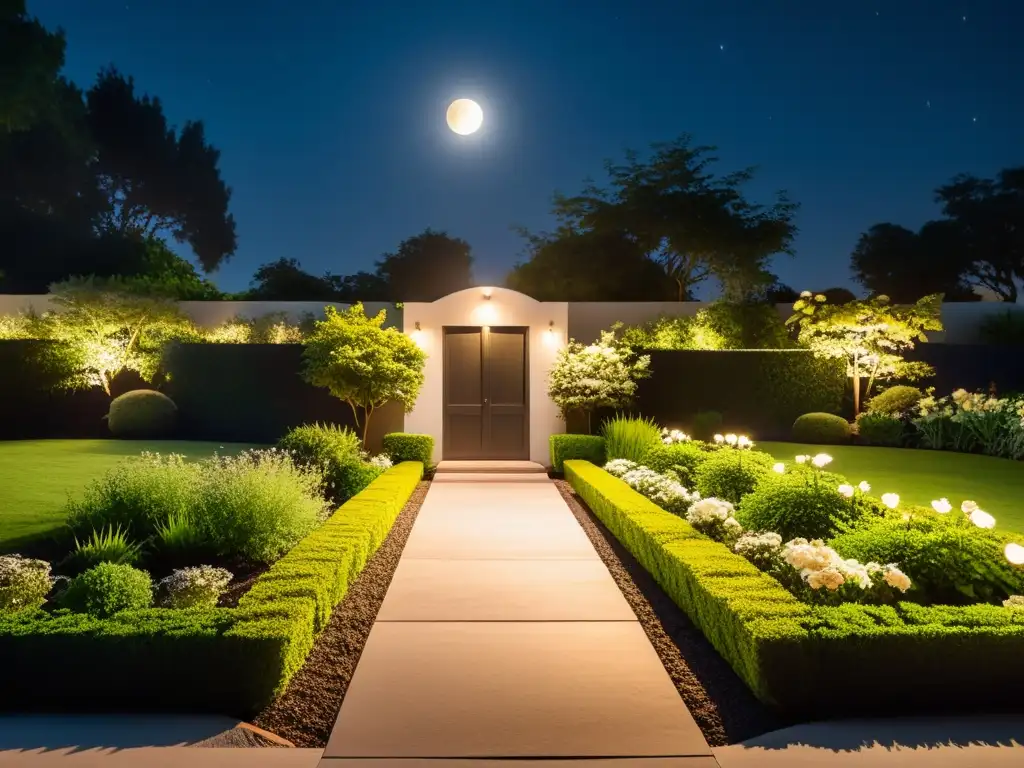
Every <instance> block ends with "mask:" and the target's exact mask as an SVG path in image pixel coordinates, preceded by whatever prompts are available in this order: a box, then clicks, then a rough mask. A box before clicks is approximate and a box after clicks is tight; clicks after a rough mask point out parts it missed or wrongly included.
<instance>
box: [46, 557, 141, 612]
mask: <svg viewBox="0 0 1024 768" xmlns="http://www.w3.org/2000/svg"><path fill="white" fill-rule="evenodd" d="M152 604H153V580H152V579H150V578H149V574H148V573H146V572H145V571H140V570H139V569H138V568H132V567H131V566H130V565H117V564H116V563H100V564H99V565H97V566H95V567H93V568H90V569H89V570H88V571H86V572H85V573H82V574H79V575H78V576H76V577H75V578H73V579H72V580H71V583H70V584H69V585H68V588H67V590H65V592H64V593H63V594H62V595H61V605H62V606H63V607H65V608H68V609H70V610H72V611H74V612H75V613H88V614H91V615H93V616H98V617H99V618H106V617H108V616H113V615H114V614H115V613H119V612H120V611H130V610H138V609H140V608H149V607H150V605H152Z"/></svg>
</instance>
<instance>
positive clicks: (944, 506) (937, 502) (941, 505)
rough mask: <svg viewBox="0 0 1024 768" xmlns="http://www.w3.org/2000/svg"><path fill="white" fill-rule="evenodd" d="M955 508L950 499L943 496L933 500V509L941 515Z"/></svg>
mask: <svg viewBox="0 0 1024 768" xmlns="http://www.w3.org/2000/svg"><path fill="white" fill-rule="evenodd" d="M952 508H953V505H952V504H950V503H949V499H947V498H946V497H945V496H943V497H942V498H941V499H934V500H933V501H932V509H934V510H935V511H936V512H938V513H939V514H940V515H944V514H946V513H947V512H949V511H950V510H951V509H952Z"/></svg>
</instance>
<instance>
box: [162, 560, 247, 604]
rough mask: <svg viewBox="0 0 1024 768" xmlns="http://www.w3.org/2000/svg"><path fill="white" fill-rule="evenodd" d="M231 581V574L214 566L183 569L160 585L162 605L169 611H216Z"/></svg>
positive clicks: (174, 572) (173, 572) (175, 572)
mask: <svg viewBox="0 0 1024 768" xmlns="http://www.w3.org/2000/svg"><path fill="white" fill-rule="evenodd" d="M232 578H233V575H232V573H231V572H230V571H228V570H225V569H224V568H214V567H213V566H212V565H200V566H199V567H197V568H180V569H178V570H176V571H172V572H171V575H170V576H168V577H166V578H164V579H161V580H160V583H159V584H157V591H158V593H159V596H160V600H159V601H160V604H161V605H163V606H165V607H167V608H215V607H216V606H217V601H218V600H219V599H220V596H221V595H222V594H223V593H224V590H225V589H227V586H228V584H230V583H231V579H232Z"/></svg>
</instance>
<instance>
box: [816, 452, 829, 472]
mask: <svg viewBox="0 0 1024 768" xmlns="http://www.w3.org/2000/svg"><path fill="white" fill-rule="evenodd" d="M831 463H832V457H831V456H829V455H828V454H827V453H819V454H818V455H816V456H814V457H813V458H812V459H811V464H813V465H814V466H816V467H817V468H818V469H821V468H822V467H824V466H826V465H828V464H831Z"/></svg>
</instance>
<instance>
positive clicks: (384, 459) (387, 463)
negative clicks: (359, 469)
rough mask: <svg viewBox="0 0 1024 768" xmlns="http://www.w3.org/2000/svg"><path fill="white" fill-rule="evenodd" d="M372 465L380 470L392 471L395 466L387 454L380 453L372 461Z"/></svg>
mask: <svg viewBox="0 0 1024 768" xmlns="http://www.w3.org/2000/svg"><path fill="white" fill-rule="evenodd" d="M370 465H371V466H374V467H379V468H380V469H391V467H393V466H394V462H393V461H391V457H390V456H388V455H387V454H386V453H378V454H377V455H376V456H374V457H373V458H372V459H370Z"/></svg>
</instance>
